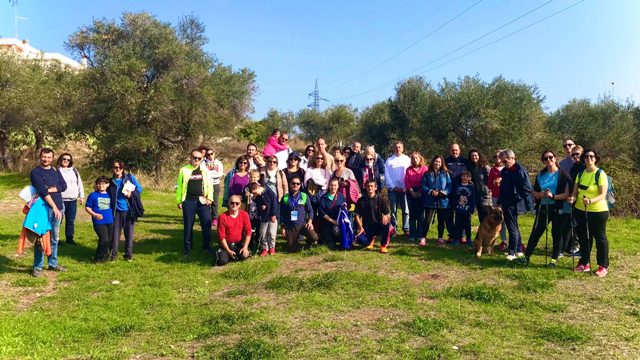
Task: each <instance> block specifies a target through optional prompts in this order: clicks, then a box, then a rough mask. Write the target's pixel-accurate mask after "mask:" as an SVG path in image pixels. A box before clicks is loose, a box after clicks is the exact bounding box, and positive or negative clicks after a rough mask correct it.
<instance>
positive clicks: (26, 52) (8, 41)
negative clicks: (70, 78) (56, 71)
mask: <svg viewBox="0 0 640 360" xmlns="http://www.w3.org/2000/svg"><path fill="white" fill-rule="evenodd" d="M0 51H5V52H9V53H13V54H16V55H18V56H19V57H22V58H24V59H40V60H43V61H45V62H52V61H57V62H59V63H61V64H62V65H65V66H68V67H70V68H71V69H74V70H81V69H85V68H86V67H87V64H86V60H85V61H83V63H79V62H77V61H75V60H73V59H71V58H70V57H67V56H65V55H63V54H60V53H48V52H44V51H40V50H38V49H36V48H34V47H33V46H31V45H30V44H29V40H26V39H25V40H19V39H16V38H0Z"/></svg>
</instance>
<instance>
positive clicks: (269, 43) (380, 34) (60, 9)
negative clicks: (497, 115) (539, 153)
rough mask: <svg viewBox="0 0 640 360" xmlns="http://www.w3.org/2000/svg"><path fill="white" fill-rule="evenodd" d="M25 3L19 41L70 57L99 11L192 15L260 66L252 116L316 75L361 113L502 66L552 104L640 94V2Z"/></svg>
mask: <svg viewBox="0 0 640 360" xmlns="http://www.w3.org/2000/svg"><path fill="white" fill-rule="evenodd" d="M572 5H573V6H572ZM17 11H18V16H20V17H23V18H26V20H18V32H19V38H20V39H29V41H30V44H31V45H32V46H34V47H36V48H38V49H40V50H43V51H47V52H60V53H63V54H67V55H69V54H68V52H67V51H66V49H65V47H64V43H65V41H66V40H67V38H68V37H69V35H70V34H72V33H73V32H75V31H77V30H78V28H79V27H80V26H83V25H87V24H90V23H91V21H92V20H93V19H96V18H107V19H118V18H119V17H120V16H121V15H122V13H123V12H139V11H147V12H150V13H152V14H153V15H155V16H156V17H157V18H159V19H160V20H162V21H166V22H170V23H172V24H177V22H178V21H179V19H180V18H181V17H182V16H184V15H191V14H193V15H196V16H197V17H198V18H199V19H200V21H202V22H203V23H204V24H205V26H206V35H207V36H208V38H209V40H210V41H209V43H208V44H207V45H206V46H205V50H206V51H207V52H209V53H211V54H214V55H215V56H216V58H217V59H218V60H219V61H220V62H222V63H223V64H225V65H231V66H233V68H234V69H240V68H244V67H246V68H249V69H251V70H252V71H254V72H255V73H256V75H257V78H256V81H257V85H258V87H259V89H258V92H257V93H256V95H255V99H254V108H255V112H254V113H253V114H251V115H250V116H251V117H252V118H253V119H256V120H257V119H261V118H263V117H264V116H265V115H266V113H267V111H268V110H269V109H271V108H274V109H278V110H280V111H293V112H297V111H299V110H301V109H303V108H305V107H306V106H307V105H309V104H310V103H311V102H312V100H311V98H310V97H309V96H308V94H309V93H311V92H312V91H313V89H314V83H315V81H316V80H317V81H318V87H319V91H320V96H321V97H322V98H324V99H327V100H328V101H321V103H320V109H321V110H323V109H326V108H327V107H329V106H333V105H337V104H351V105H352V106H354V107H355V108H357V109H359V110H362V109H364V108H366V107H367V106H371V105H373V104H375V103H376V102H379V101H383V100H386V99H388V98H389V97H393V96H394V88H395V86H396V85H397V83H398V82H399V81H401V80H402V79H406V78H407V77H409V76H414V75H420V76H423V77H424V78H425V79H426V80H427V81H429V82H431V83H432V84H433V85H437V84H438V83H439V82H441V81H442V80H443V79H445V78H446V79H449V80H456V79H458V78H459V77H463V76H466V75H471V76H474V75H477V76H479V77H480V78H481V79H483V80H486V81H490V80H491V79H493V78H494V77H496V76H500V75H502V76H503V77H505V78H506V79H509V80H514V81H523V82H525V83H527V84H531V85H537V86H538V88H539V90H540V93H541V94H542V95H544V96H545V97H546V99H545V102H544V104H543V105H544V107H545V110H546V111H548V112H551V111H554V110H556V109H557V108H558V107H560V106H562V105H563V104H565V103H567V102H568V101H569V100H571V99H573V98H588V99H592V100H597V99H598V98H599V97H601V96H613V97H614V99H616V100H618V101H626V100H627V99H631V100H632V101H633V102H634V103H636V104H637V103H638V102H639V101H640V66H638V65H639V64H640V21H638V20H637V18H638V15H639V14H640V1H637V0H584V1H581V0H527V1H525V0H400V1H391V0H386V1H382V0H351V1H335V0H327V1H308V0H297V1H284V0H282V1H276V0H272V1H264V0H263V1H259V0H235V1H232V0H228V1H206V0H200V1H194V0H182V1H151V0H149V1H144V0H140V1H130V0H129V1H124V0H110V1H70V0H58V1H55V2H53V1H45V0H18V6H17ZM14 23H15V17H14V7H13V6H12V3H11V2H10V1H7V0H4V1H2V2H0V37H14V36H15V35H14V34H15V26H14ZM612 83H613V85H612Z"/></svg>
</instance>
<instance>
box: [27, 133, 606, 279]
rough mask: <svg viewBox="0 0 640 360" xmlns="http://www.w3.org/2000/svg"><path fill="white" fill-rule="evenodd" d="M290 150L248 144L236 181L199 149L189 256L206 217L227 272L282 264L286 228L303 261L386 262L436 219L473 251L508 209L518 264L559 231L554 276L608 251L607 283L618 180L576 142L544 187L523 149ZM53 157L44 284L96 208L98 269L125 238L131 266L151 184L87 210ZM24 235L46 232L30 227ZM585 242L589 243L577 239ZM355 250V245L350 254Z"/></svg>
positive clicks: (547, 170)
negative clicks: (495, 213)
mask: <svg viewBox="0 0 640 360" xmlns="http://www.w3.org/2000/svg"><path fill="white" fill-rule="evenodd" d="M288 141H289V136H288V134H287V133H285V132H282V133H281V132H280V131H278V130H277V129H276V130H274V132H273V133H272V135H271V136H270V137H269V138H268V139H267V141H266V144H267V145H266V146H265V148H264V150H263V152H262V154H261V153H259V152H258V147H257V146H256V145H255V144H249V145H248V146H247V148H246V153H245V154H243V155H242V156H240V157H238V158H237V159H236V161H235V164H234V167H233V168H232V169H231V170H230V171H229V172H228V173H226V174H225V172H224V169H223V164H222V162H221V161H220V160H219V159H216V157H215V153H214V151H213V150H211V149H209V148H208V147H206V146H200V147H199V148H197V149H194V150H193V151H191V154H190V157H189V164H187V165H185V166H183V167H182V168H180V170H179V173H178V178H177V185H176V205H177V207H178V208H179V209H181V210H182V214H183V223H184V232H183V256H184V257H188V256H190V254H191V252H192V248H193V243H194V241H193V226H194V224H195V218H196V215H197V216H198V219H199V223H200V226H201V228H202V238H203V241H202V249H203V251H205V252H208V253H210V254H212V255H215V259H216V262H217V263H218V264H219V265H224V264H226V263H228V262H229V261H233V260H242V259H246V258H247V257H249V256H250V254H251V253H252V252H253V251H257V252H258V253H259V255H260V256H267V255H273V254H275V253H276V242H275V240H276V237H277V235H278V229H279V225H281V230H282V234H283V236H284V237H285V239H286V243H287V248H288V250H289V251H291V252H296V251H299V250H300V248H301V246H300V241H302V240H304V242H305V244H304V246H305V247H306V248H309V247H311V246H314V245H315V244H319V245H326V246H328V247H330V248H337V247H339V246H342V248H349V247H351V246H352V245H354V244H358V245H360V246H361V247H362V248H364V249H369V250H373V249H375V247H376V245H375V243H376V240H378V241H379V246H378V249H379V251H380V252H381V253H387V252H388V251H389V250H388V246H389V243H390V240H391V238H392V237H393V236H395V235H396V234H397V233H398V232H399V231H400V230H402V231H403V233H404V235H405V236H406V237H407V238H408V239H409V240H410V241H415V242H417V243H418V245H419V246H425V245H426V241H427V234H428V232H429V229H430V226H431V225H432V224H435V222H436V219H437V239H436V242H437V244H438V245H445V244H447V243H449V244H451V245H458V244H466V245H468V246H469V247H471V246H472V231H471V222H472V221H471V220H472V216H473V214H474V213H476V212H477V214H478V218H479V221H480V222H481V223H482V221H483V220H484V219H485V217H487V214H488V212H489V211H490V210H491V208H492V207H500V208H501V209H502V212H503V214H504V223H503V224H504V226H503V227H502V228H503V230H502V231H501V232H500V239H501V243H500V244H499V249H500V251H506V253H505V254H506V255H507V259H508V260H510V261H512V260H517V261H518V262H520V263H523V264H528V263H529V262H530V259H531V256H532V254H533V251H534V249H535V247H536V245H537V243H538V241H539V239H540V238H541V236H542V235H543V234H544V233H545V231H546V229H547V228H548V224H549V223H551V227H552V231H551V234H552V243H553V245H552V254H551V261H550V262H549V263H548V264H547V265H548V266H550V267H555V266H556V264H557V260H558V259H559V258H560V257H562V256H563V253H564V252H567V253H570V254H571V255H572V256H576V257H578V256H579V257H580V260H579V262H578V265H577V266H576V267H575V271H579V272H590V271H591V268H590V253H591V247H592V244H593V240H594V239H595V242H596V249H597V263H598V270H597V271H596V275H598V276H605V275H607V273H608V267H609V264H608V241H607V237H606V224H607V219H608V216H609V206H608V203H607V190H608V186H609V185H608V181H609V178H608V176H607V175H606V174H605V173H604V171H602V169H599V168H598V167H597V166H596V165H597V163H598V161H599V157H598V155H597V153H596V152H595V151H594V150H590V149H587V150H585V149H583V148H582V147H580V146H578V145H576V144H575V142H574V141H573V140H572V139H566V140H565V141H564V143H563V149H564V155H565V156H564V159H562V160H560V159H559V158H558V156H557V155H556V153H555V152H554V151H552V150H545V151H544V152H543V153H542V155H541V162H542V164H543V165H544V167H543V168H542V170H541V171H540V172H539V173H538V174H536V176H535V182H534V185H532V184H531V181H530V177H529V174H528V172H527V170H526V169H525V168H524V167H523V166H522V165H521V164H520V163H518V161H517V160H516V155H515V153H514V152H513V151H512V150H510V149H503V150H497V151H496V152H495V154H494V156H493V158H492V160H493V161H492V163H491V164H489V162H488V161H487V159H486V158H485V157H484V156H483V154H481V153H480V152H479V151H478V150H475V149H471V150H470V151H468V157H467V158H465V157H463V156H461V149H460V146H459V145H458V144H452V145H451V146H450V147H449V156H448V157H446V158H444V157H443V156H440V155H436V156H434V157H433V158H431V160H430V161H429V162H428V164H427V162H426V161H425V158H424V157H423V155H422V154H420V153H419V152H417V151H414V152H411V153H410V154H409V155H406V154H405V149H404V144H403V143H402V142H401V141H397V142H395V143H394V145H393V154H392V155H391V156H390V157H389V158H387V159H386V160H385V159H383V158H382V156H381V155H380V154H378V153H377V152H376V151H375V148H374V147H373V146H367V147H365V148H364V149H363V148H362V145H361V144H360V143H359V142H353V143H352V145H351V146H347V147H334V148H331V149H330V150H329V151H328V150H327V143H326V141H325V139H323V138H319V139H317V140H316V141H315V144H313V145H309V146H307V147H306V148H305V150H304V154H302V155H301V154H299V153H297V152H296V151H293V150H292V149H290V148H289V146H288ZM53 158H54V154H53V151H52V150H51V149H42V150H41V152H40V165H39V166H38V167H36V168H35V169H33V170H32V171H31V184H32V186H33V188H34V196H33V198H32V199H31V201H30V203H29V205H30V206H31V205H33V204H34V203H36V202H37V200H38V199H40V200H41V201H42V202H43V204H44V206H43V207H41V208H43V209H45V212H46V214H45V216H46V218H47V219H48V227H49V228H50V229H51V232H50V233H51V235H50V239H47V238H46V237H38V239H40V240H41V241H40V242H37V245H38V246H36V247H35V252H34V264H33V273H32V274H33V276H40V275H41V274H42V270H43V265H44V255H45V254H46V255H47V256H48V269H49V270H53V271H65V268H63V267H62V266H60V265H59V264H58V259H57V247H58V242H59V231H60V224H61V220H62V219H63V218H64V219H66V227H65V238H66V242H67V243H69V244H73V243H74V242H75V240H74V226H73V223H74V219H75V216H76V210H77V204H78V202H79V203H80V204H81V205H82V204H83V203H84V206H85V210H86V212H87V213H88V214H90V216H91V218H92V221H93V227H94V230H95V233H96V235H97V237H98V246H97V249H96V254H95V261H96V262H104V261H108V260H114V259H116V257H117V253H118V243H119V240H120V234H121V231H123V230H124V237H125V244H126V246H125V254H124V258H125V259H126V260H132V258H133V237H134V228H135V222H136V221H137V219H138V218H139V217H140V216H142V215H143V213H144V208H143V206H142V202H141V200H140V194H141V193H142V186H141V185H140V183H139V182H138V180H137V179H136V178H135V176H133V174H130V173H128V172H127V171H126V169H125V164H124V163H123V162H122V161H120V160H116V161H113V162H112V172H113V176H112V177H111V178H110V179H109V178H107V177H104V176H100V177H99V178H98V179H96V180H95V183H94V185H95V186H94V190H95V191H94V192H92V193H91V194H90V195H89V196H88V197H87V198H86V200H85V196H84V189H83V183H82V179H81V176H80V174H79V172H78V171H77V169H76V168H75V167H74V166H73V157H72V156H71V155H70V154H68V153H64V154H62V155H61V156H60V157H59V158H58V167H57V168H55V167H53V166H52V162H53ZM221 194H222V198H223V199H222V204H223V206H224V207H226V208H227V211H226V212H224V213H219V211H218V204H219V198H220V195H221ZM532 200H535V203H536V206H535V210H534V211H535V214H536V216H535V222H534V226H533V229H532V232H531V234H530V236H529V241H528V242H527V246H526V249H525V248H524V246H523V242H522V236H521V234H520V229H519V225H518V214H519V213H520V212H521V209H522V208H523V207H524V209H526V210H533V209H534V206H533V201H532ZM31 207H32V210H33V209H37V208H39V207H38V206H31ZM33 212H34V214H35V212H36V211H35V210H34V211H33ZM398 212H400V213H401V217H402V219H401V221H400V219H399V218H398V217H397V213H398ZM34 216H35V215H34ZM27 218H29V215H28V216H27ZM25 228H26V229H31V230H33V228H30V227H29V226H28V224H27V221H25ZM212 229H214V230H217V231H218V238H219V246H218V248H217V250H214V247H213V246H212ZM445 230H446V231H447V238H445ZM574 230H575V234H576V235H577V238H578V240H579V241H578V244H573V243H572V242H571V241H570V239H571V238H573V237H572V235H574ZM23 232H24V231H23ZM27 233H28V232H27ZM345 238H350V239H351V240H350V241H346V242H345ZM42 239H44V240H47V242H46V243H45V242H44V241H42ZM507 239H508V241H507ZM43 245H47V246H43ZM49 245H50V246H49Z"/></svg>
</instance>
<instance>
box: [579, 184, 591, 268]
mask: <svg viewBox="0 0 640 360" xmlns="http://www.w3.org/2000/svg"><path fill="white" fill-rule="evenodd" d="M586 198H587V196H586V195H582V199H586ZM584 220H585V225H586V227H587V242H586V244H585V245H586V247H587V249H586V250H587V251H588V252H589V269H591V236H590V235H589V213H588V212H587V205H585V206H584ZM580 250H581V251H584V250H582V249H580ZM582 256H584V254H582Z"/></svg>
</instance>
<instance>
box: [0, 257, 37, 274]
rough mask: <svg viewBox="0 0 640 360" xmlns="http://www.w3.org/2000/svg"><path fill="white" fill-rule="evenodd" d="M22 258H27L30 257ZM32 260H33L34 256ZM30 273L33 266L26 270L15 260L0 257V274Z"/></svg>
mask: <svg viewBox="0 0 640 360" xmlns="http://www.w3.org/2000/svg"><path fill="white" fill-rule="evenodd" d="M22 256H23V257H27V256H28V255H22ZM30 258H31V259H33V255H31V257H30ZM29 272H31V266H29V267H28V268H25V267H23V266H21V264H19V263H18V262H16V261H14V260H13V259H11V258H9V257H6V256H4V255H0V274H11V273H13V274H25V273H29Z"/></svg>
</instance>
